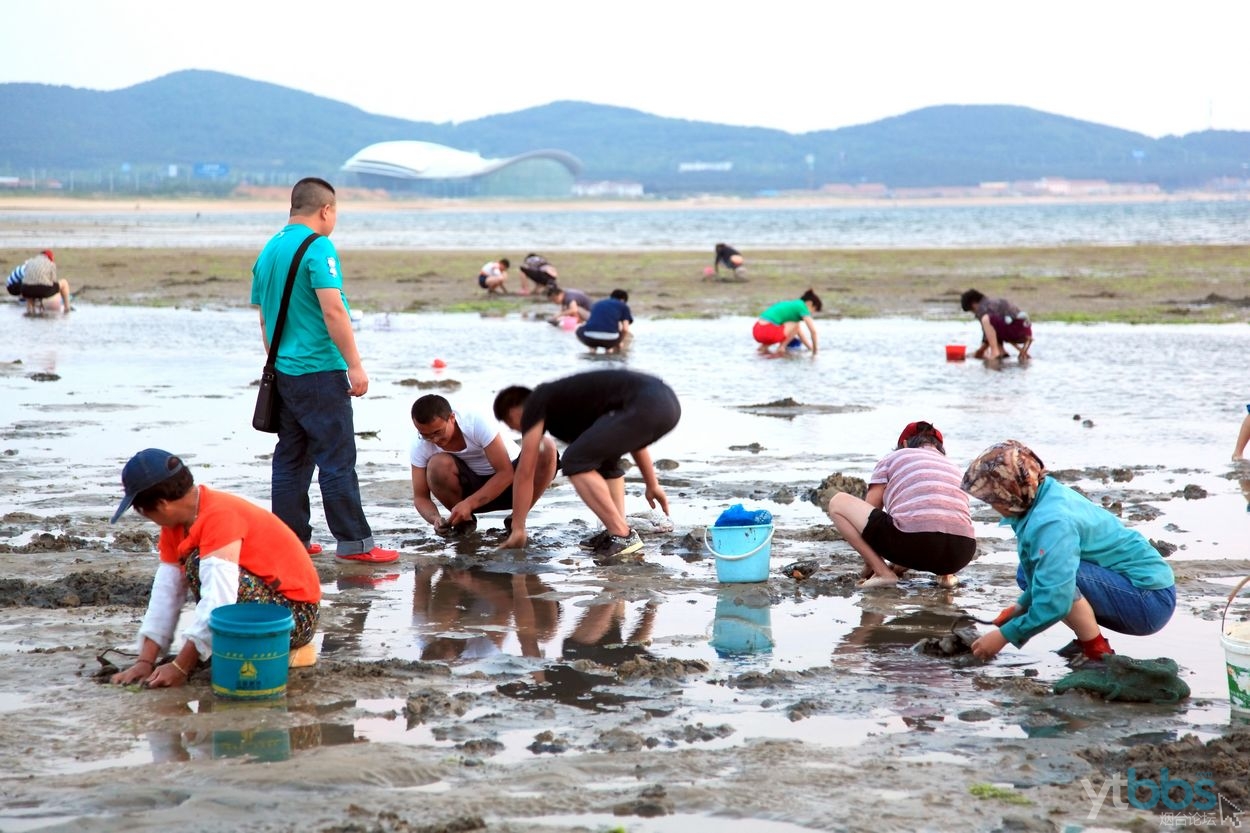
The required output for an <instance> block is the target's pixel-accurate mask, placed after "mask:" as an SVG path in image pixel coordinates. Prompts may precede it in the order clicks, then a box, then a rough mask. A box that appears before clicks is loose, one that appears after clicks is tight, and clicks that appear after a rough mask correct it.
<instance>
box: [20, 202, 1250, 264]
mask: <svg viewBox="0 0 1250 833" xmlns="http://www.w3.org/2000/svg"><path fill="white" fill-rule="evenodd" d="M285 219H286V215H285V214H284V213H283V214H275V213H274V212H271V211H255V212H235V213H211V214H209V213H205V214H202V215H201V214H197V213H196V212H195V211H194V210H187V211H182V212H178V211H160V212H157V211H152V210H134V211H118V212H113V213H76V212H31V211H13V212H0V247H11V248H31V247H35V248H40V247H43V246H46V245H49V243H50V242H51V243H54V244H55V245H56V246H59V247H68V248H75V247H78V248H85V247H111V246H132V247H140V248H144V247H186V248H190V247H220V248H256V247H259V246H260V245H262V244H263V243H264V241H265V240H266V239H268V237H269V235H271V234H272V233H273V232H274V231H275V230H277V228H279V227H280V226H281V224H282V223H283V222H284V221H285ZM334 239H335V242H336V243H337V244H338V245H339V247H340V248H343V249H353V248H356V249H359V248H384V249H418V250H419V249H470V250H472V249H479V250H482V251H490V252H495V251H516V250H520V249H525V250H531V249H532V250H536V251H544V250H562V249H563V250H592V251H614V250H615V251H629V250H647V249H649V250H687V251H692V250H702V249H709V248H711V246H712V244H713V243H715V242H717V241H722V240H723V241H726V242H729V243H731V244H732V245H734V246H737V247H738V248H740V249H744V250H745V249H806V248H839V249H843V248H846V249H857V248H862V249H883V248H884V249H890V248H961V247H973V248H975V247H994V246H1066V245H1107V246H1131V245H1137V244H1166V245H1181V244H1247V243H1250V200H1247V199H1239V200H1193V201H1174V202H1152V203H1139V202H1134V203H1127V202H1126V203H1097V204H1094V203H1053V204H1032V205H1001V204H997V205H996V204H987V205H975V206H969V205H961V206H951V205H933V206H924V205H915V204H909V205H905V206H904V205H890V204H882V205H880V206H877V205H873V206H867V207H865V206H822V207H793V206H786V205H781V204H779V205H778V206H777V207H759V206H758V205H756V204H753V205H752V206H750V207H745V206H744V207H742V208H723V207H718V208H674V209H665V208H636V207H633V206H622V207H621V208H606V209H605V208H603V207H602V206H597V207H596V208H593V209H592V208H587V209H585V210H567V209H564V210H556V209H546V210H545V209H543V208H542V207H541V206H536V207H534V208H533V209H525V210H514V209H509V210H497V211H493V210H490V209H489V208H474V209H473V210H459V209H457V210H450V209H449V210H445V211H444V210H440V209H424V210H411V209H396V210H394V211H384V210H377V209H376V208H373V207H370V209H369V210H368V211H357V212H353V211H352V210H351V205H350V204H347V205H345V206H344V207H343V210H342V211H341V213H340V215H339V224H338V228H337V229H336V230H335V233H334Z"/></svg>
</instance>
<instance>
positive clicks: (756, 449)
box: [729, 443, 764, 454]
mask: <svg viewBox="0 0 1250 833" xmlns="http://www.w3.org/2000/svg"><path fill="white" fill-rule="evenodd" d="M729 450H730V451H749V452H751V453H752V454H759V453H760V452H761V451H763V450H764V446H762V445H760V444H759V443H751V444H750V445H731V446H729Z"/></svg>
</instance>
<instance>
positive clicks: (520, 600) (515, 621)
mask: <svg viewBox="0 0 1250 833" xmlns="http://www.w3.org/2000/svg"><path fill="white" fill-rule="evenodd" d="M549 592H551V587H549V586H548V585H546V584H544V583H543V582H542V580H541V579H540V578H539V577H538V576H536V575H534V574H532V573H501V572H494V571H491V570H483V569H479V568H470V569H459V568H455V567H439V566H437V565H431V564H426V565H423V566H422V567H421V568H420V569H418V570H417V574H416V583H415V586H414V589H413V594H412V619H413V624H414V625H416V626H417V633H418V637H419V638H420V639H422V640H423V641H424V642H423V644H422V646H421V659H422V660H427V661H428V660H443V661H446V662H454V661H457V660H475V659H482V658H483V657H488V656H491V655H493V654H497V653H499V652H501V651H502V649H503V644H504V640H505V639H506V637H507V635H508V633H509V631H511V630H514V629H515V631H516V635H517V638H518V639H519V640H520V643H521V656H525V657H539V656H542V653H541V649H540V647H539V646H540V643H541V642H542V641H544V640H548V639H551V638H552V637H553V636H554V635H555V632H556V627H557V625H558V624H559V621H560V603H559V602H556V601H553V600H551V599H543V598H534V597H535V596H541V595H543V594H545V593H549Z"/></svg>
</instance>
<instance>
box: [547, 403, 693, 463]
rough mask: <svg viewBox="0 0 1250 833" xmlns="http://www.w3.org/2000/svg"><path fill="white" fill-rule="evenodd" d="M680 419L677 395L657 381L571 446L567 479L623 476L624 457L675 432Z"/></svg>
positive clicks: (586, 431)
mask: <svg viewBox="0 0 1250 833" xmlns="http://www.w3.org/2000/svg"><path fill="white" fill-rule="evenodd" d="M679 419H681V405H680V403H678V401H677V394H675V393H673V390H672V388H670V387H669V386H668V385H666V384H664V383H663V382H658V381H657V382H656V383H655V384H653V385H651V386H650V388H649V389H648V390H647V391H646V392H645V393H644V394H643V395H641V396H639V397H638V398H636V399H635V400H634V404H632V405H631V406H630V407H628V408H623V409H621V410H619V411H612V412H611V413H607V414H604V415H603V416H601V417H599V418H598V419H597V420H595V423H594V424H593V425H591V426H590V427H589V428H587V429H586V430H585V431H584V432H583V433H582V435H581V436H580V437H578V438H577V439H575V440H573V442H571V443H569V446H568V448H566V449H565V450H564V459H563V460H562V461H561V463H560V467H561V469H562V470H563V471H564V474H565V476H572V475H574V474H581V473H583V472H588V471H597V472H599V474H600V475H602V476H603V478H604V479H605V480H613V479H615V478H618V477H624V476H625V471H624V470H623V469H622V468H621V457H622V455H625V454H629V453H631V452H634V451H637V450H639V449H641V448H646V447H647V446H649V445H651V444H652V443H653V442H655V441H656V440H658V439H659V438H660V437H663V436H664V435H665V434H667V433H668V432H669V431H672V430H673V427H674V426H676V425H677V421H678V420H679Z"/></svg>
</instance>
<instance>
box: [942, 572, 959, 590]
mask: <svg viewBox="0 0 1250 833" xmlns="http://www.w3.org/2000/svg"><path fill="white" fill-rule="evenodd" d="M937 584H938V587H941V588H943V589H945V590H950V589H951V588H952V587H958V586H959V577H958V576H956V575H946V576H938V577H937Z"/></svg>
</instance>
